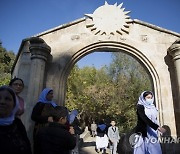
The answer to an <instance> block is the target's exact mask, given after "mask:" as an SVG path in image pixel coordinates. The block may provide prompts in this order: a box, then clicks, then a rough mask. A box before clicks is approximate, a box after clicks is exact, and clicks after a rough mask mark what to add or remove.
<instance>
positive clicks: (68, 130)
mask: <svg viewBox="0 0 180 154" xmlns="http://www.w3.org/2000/svg"><path fill="white" fill-rule="evenodd" d="M23 88H24V83H23V80H22V79H20V78H14V79H12V80H11V81H10V83H9V85H8V86H1V87H0V153H1V154H32V153H34V154H69V153H73V152H76V151H77V148H78V147H77V144H76V140H77V136H78V135H79V134H80V133H82V132H81V130H80V128H79V126H78V125H79V123H78V119H77V115H78V111H77V110H73V111H71V112H70V111H69V110H68V109H67V108H66V107H63V106H58V105H57V104H56V103H55V102H53V101H52V99H53V90H52V89H51V88H45V89H44V90H43V91H42V92H41V94H40V96H39V100H38V101H37V103H36V104H35V106H34V108H33V111H32V115H31V119H32V120H33V121H34V122H35V126H34V131H33V145H31V143H30V141H29V139H28V136H27V132H26V129H25V127H24V125H23V123H22V121H21V116H22V114H23V113H24V112H25V109H24V100H23V98H22V97H20V96H19V94H20V93H21V92H22V90H23ZM77 128H78V129H77ZM32 147H33V148H32ZM32 149H33V150H32Z"/></svg>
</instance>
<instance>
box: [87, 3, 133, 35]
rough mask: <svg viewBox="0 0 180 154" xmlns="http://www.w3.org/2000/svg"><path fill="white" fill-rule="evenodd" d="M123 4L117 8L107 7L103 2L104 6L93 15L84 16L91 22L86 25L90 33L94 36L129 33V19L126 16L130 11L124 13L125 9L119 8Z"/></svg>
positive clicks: (113, 6) (114, 6) (115, 6)
mask: <svg viewBox="0 0 180 154" xmlns="http://www.w3.org/2000/svg"><path fill="white" fill-rule="evenodd" d="M122 5H123V3H121V4H120V5H118V6H117V3H115V4H114V5H109V4H108V3H107V2H105V5H103V6H101V7H99V8H97V9H96V10H95V11H94V13H93V14H85V16H87V17H89V18H90V19H92V22H90V23H88V24H87V25H86V27H87V28H90V29H91V31H94V33H95V35H96V34H101V35H103V34H105V35H115V34H120V35H123V33H129V23H130V22H131V19H130V17H129V16H128V15H127V14H129V13H130V11H124V10H125V8H121V7H122Z"/></svg>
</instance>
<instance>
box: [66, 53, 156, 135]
mask: <svg viewBox="0 0 180 154" xmlns="http://www.w3.org/2000/svg"><path fill="white" fill-rule="evenodd" d="M67 85H68V89H67V97H66V105H67V107H68V108H69V109H70V110H72V109H78V110H79V111H80V112H81V113H82V114H83V115H84V116H85V117H86V118H85V119H86V120H87V121H88V122H91V120H92V119H94V120H95V119H96V120H101V119H112V118H113V119H115V120H116V121H117V125H118V126H119V128H120V130H121V132H126V131H128V130H130V129H132V128H133V127H134V126H135V124H136V109H135V107H136V103H137V100H138V97H139V95H140V93H141V92H142V91H144V90H151V89H152V88H151V82H150V79H149V77H148V75H147V73H146V72H145V69H144V68H143V67H142V66H141V65H140V64H139V62H138V61H137V60H135V59H134V58H133V57H131V56H129V55H127V54H124V53H119V52H114V53H112V62H111V64H110V65H109V66H104V67H102V68H101V69H96V68H95V67H84V68H82V69H80V68H79V67H78V66H77V65H75V66H74V68H73V70H72V71H71V74H70V76H69V78H68V84H67Z"/></svg>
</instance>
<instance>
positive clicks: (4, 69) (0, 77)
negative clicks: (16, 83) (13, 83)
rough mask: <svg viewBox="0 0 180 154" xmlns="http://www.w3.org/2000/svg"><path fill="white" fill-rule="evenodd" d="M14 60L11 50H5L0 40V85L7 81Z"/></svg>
mask: <svg viewBox="0 0 180 154" xmlns="http://www.w3.org/2000/svg"><path fill="white" fill-rule="evenodd" d="M14 60H15V54H14V53H13V52H12V51H7V50H6V49H5V48H4V47H3V46H2V42H0V85H6V84H8V83H9V80H10V77H11V68H12V65H13V63H14Z"/></svg>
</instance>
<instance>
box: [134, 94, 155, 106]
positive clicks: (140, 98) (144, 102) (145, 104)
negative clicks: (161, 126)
mask: <svg viewBox="0 0 180 154" xmlns="http://www.w3.org/2000/svg"><path fill="white" fill-rule="evenodd" d="M145 92H147V91H144V92H142V93H141V95H140V96H139V100H138V103H137V104H139V105H143V106H144V107H146V108H156V107H155V105H154V95H153V93H152V92H151V91H150V92H151V95H152V99H153V103H152V104H148V103H147V102H146V100H145V98H144V97H143V95H144V93H145Z"/></svg>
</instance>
